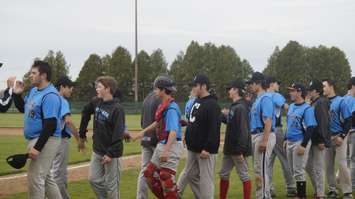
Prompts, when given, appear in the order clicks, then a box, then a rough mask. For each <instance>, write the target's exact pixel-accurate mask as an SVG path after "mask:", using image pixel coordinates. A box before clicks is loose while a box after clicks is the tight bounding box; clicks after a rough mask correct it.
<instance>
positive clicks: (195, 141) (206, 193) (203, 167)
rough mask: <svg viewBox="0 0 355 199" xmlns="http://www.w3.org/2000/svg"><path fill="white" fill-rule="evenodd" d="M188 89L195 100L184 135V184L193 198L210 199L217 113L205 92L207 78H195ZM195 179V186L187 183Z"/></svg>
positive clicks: (210, 96) (208, 82) (218, 136)
mask: <svg viewBox="0 0 355 199" xmlns="http://www.w3.org/2000/svg"><path fill="white" fill-rule="evenodd" d="M191 86H192V89H193V90H194V91H193V92H194V93H195V94H196V97H197V98H196V100H195V102H194V104H193V106H192V109H191V111H190V115H189V122H188V126H187V131H186V135H185V139H186V146H187V160H186V165H185V168H184V174H185V175H187V176H188V179H187V181H188V183H190V186H191V187H192V188H191V189H192V191H193V192H194V195H195V197H196V198H201V199H209V198H213V197H214V171H215V164H216V154H217V153H218V148H219V140H220V125H221V121H220V113H221V110H220V108H219V106H218V104H217V99H216V98H215V97H214V96H212V95H211V94H210V93H209V92H208V90H209V88H210V81H209V79H208V77H207V76H205V75H202V74H201V75H197V76H196V77H195V78H194V80H193V82H192V84H191ZM196 171H198V172H196ZM181 177H184V176H183V175H181ZM195 179H199V181H198V183H191V182H193V181H194V180H195ZM179 181H180V180H179Z"/></svg>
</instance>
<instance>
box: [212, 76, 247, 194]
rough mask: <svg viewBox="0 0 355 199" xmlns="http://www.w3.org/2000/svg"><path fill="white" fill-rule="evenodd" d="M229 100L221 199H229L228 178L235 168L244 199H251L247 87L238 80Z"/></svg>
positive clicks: (225, 117)
mask: <svg viewBox="0 0 355 199" xmlns="http://www.w3.org/2000/svg"><path fill="white" fill-rule="evenodd" d="M227 90H228V93H229V98H230V99H231V100H232V101H233V103H232V104H231V106H230V108H229V110H227V109H224V110H223V111H222V112H223V113H222V122H223V123H226V124H227V129H226V134H225V139H224V148H223V153H224V155H223V160H222V167H221V170H220V172H219V176H220V178H221V180H220V192H219V198H220V199H226V198H227V193H228V187H229V177H230V173H231V171H232V169H233V167H235V168H236V170H237V174H238V176H239V178H240V180H241V181H242V182H243V198H244V199H250V198H251V181H250V178H249V174H248V156H250V155H251V136H250V133H249V111H248V110H249V108H248V106H247V104H246V102H245V101H244V99H243V97H244V93H245V84H244V82H243V81H240V80H235V81H232V82H231V83H230V85H229V86H228V88H227Z"/></svg>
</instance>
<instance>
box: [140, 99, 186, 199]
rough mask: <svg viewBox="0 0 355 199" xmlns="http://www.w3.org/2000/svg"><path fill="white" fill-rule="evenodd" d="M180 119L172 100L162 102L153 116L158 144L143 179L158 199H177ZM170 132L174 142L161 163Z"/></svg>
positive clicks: (180, 144)
mask: <svg viewBox="0 0 355 199" xmlns="http://www.w3.org/2000/svg"><path fill="white" fill-rule="evenodd" d="M180 118H181V113H180V109H179V106H178V105H177V103H176V102H175V101H174V100H172V99H171V100H168V101H165V102H162V104H161V105H160V106H159V108H158V109H157V111H156V114H155V121H156V122H158V124H159V125H158V127H157V131H158V132H157V133H158V140H159V143H158V145H157V147H156V148H155V150H154V154H153V157H152V159H151V160H150V163H149V164H148V165H147V167H146V169H145V170H144V177H145V178H146V182H147V184H148V186H149V188H150V189H151V191H152V192H153V193H154V195H155V196H156V197H158V198H159V199H164V198H165V199H176V198H177V186H176V184H175V174H176V171H177V166H178V164H179V161H180V157H181V155H182V151H183V144H182V142H181V139H182V133H181V125H180ZM172 131H174V132H176V140H171V142H172V144H171V145H170V149H169V151H168V158H167V161H166V162H161V161H160V155H161V154H162V153H163V151H164V149H165V145H166V144H167V142H168V138H169V133H170V132H172Z"/></svg>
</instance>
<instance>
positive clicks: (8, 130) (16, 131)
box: [0, 127, 23, 135]
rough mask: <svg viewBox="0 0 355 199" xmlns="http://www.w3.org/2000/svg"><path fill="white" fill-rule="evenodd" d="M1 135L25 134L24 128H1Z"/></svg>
mask: <svg viewBox="0 0 355 199" xmlns="http://www.w3.org/2000/svg"><path fill="white" fill-rule="evenodd" d="M0 135H23V128H2V127H1V128H0Z"/></svg>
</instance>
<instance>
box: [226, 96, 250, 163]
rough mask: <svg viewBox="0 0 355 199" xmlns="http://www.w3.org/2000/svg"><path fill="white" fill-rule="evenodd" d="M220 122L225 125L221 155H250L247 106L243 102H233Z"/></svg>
mask: <svg viewBox="0 0 355 199" xmlns="http://www.w3.org/2000/svg"><path fill="white" fill-rule="evenodd" d="M222 122H223V123H226V124H227V129H226V134H225V139H224V147H223V153H224V154H225V155H244V156H250V155H251V135H250V128H249V113H248V105H247V104H246V102H245V101H244V100H238V101H236V102H234V103H233V104H232V105H231V106H230V108H229V114H228V115H227V116H226V115H224V114H222Z"/></svg>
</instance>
